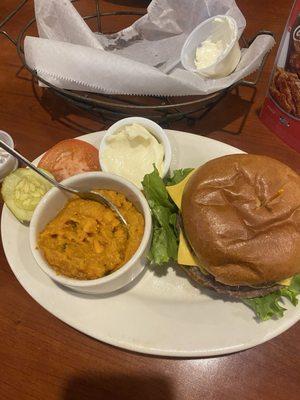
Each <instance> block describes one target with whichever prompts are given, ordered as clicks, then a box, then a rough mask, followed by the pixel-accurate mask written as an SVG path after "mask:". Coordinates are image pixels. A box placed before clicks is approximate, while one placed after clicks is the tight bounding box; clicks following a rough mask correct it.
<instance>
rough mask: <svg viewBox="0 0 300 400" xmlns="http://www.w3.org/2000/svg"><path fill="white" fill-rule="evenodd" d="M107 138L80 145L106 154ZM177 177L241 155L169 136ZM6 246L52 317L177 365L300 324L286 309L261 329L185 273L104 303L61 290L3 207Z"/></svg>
mask: <svg viewBox="0 0 300 400" xmlns="http://www.w3.org/2000/svg"><path fill="white" fill-rule="evenodd" d="M103 135H104V132H96V133H92V134H89V135H85V136H84V137H81V139H84V140H86V141H87V142H89V143H92V144H94V145H95V146H97V147H98V146H99V144H100V141H101V139H102V137H103ZM169 135H170V139H171V142H172V147H173V161H172V169H176V168H184V167H197V166H199V165H200V164H203V163H205V162H206V161H208V160H209V159H212V158H216V157H219V156H223V155H226V154H233V153H241V151H240V150H238V149H236V148H234V147H231V146H228V145H226V144H224V143H221V142H217V141H214V140H211V139H208V138H205V137H201V136H196V135H192V134H188V133H185V132H176V131H169ZM1 232H2V241H3V247H4V251H5V254H6V257H7V260H8V262H9V264H10V266H11V269H12V271H13V273H14V274H15V276H16V277H17V279H18V280H19V282H20V283H21V285H22V286H23V287H24V289H25V290H26V291H27V292H28V293H29V294H30V295H31V296H32V297H33V298H34V299H35V300H36V301H37V302H38V303H39V304H40V305H41V306H42V307H44V308H45V309H46V310H48V311H49V312H50V313H51V314H53V315H55V316H56V317H57V318H59V319H60V320H62V321H64V322H65V323H67V324H69V325H70V326H72V327H73V328H75V329H77V330H79V331H81V332H83V333H85V334H87V335H89V336H92V337H94V338H95V339H98V340H101V341H102V342H106V343H109V344H112V345H115V346H118V347H122V348H124V349H128V350H133V351H137V352H140V353H148V354H156V355H163V356H175V357H200V356H213V355H219V354H226V353H232V352H236V351H240V350H244V349H247V348H250V347H253V346H256V345H258V344H260V343H263V342H265V341H267V340H269V339H271V338H273V337H275V336H277V335H279V334H280V333H282V332H284V331H285V330H287V329H288V328H289V327H290V326H292V325H293V324H295V323H296V322H297V321H298V320H299V319H300V307H299V306H298V307H293V306H290V307H289V306H287V308H288V310H287V311H286V312H285V315H284V317H283V318H281V319H279V320H277V321H274V320H271V321H267V322H263V323H258V322H257V321H256V320H255V318H254V314H253V312H252V311H251V310H250V309H248V308H247V307H246V306H245V305H243V304H242V303H241V302H234V301H230V300H228V299H227V300H226V299H225V298H222V297H220V296H217V295H216V294H214V293H213V292H210V291H208V290H205V289H202V288H200V289H199V288H196V287H194V286H192V285H191V284H190V283H189V281H188V279H187V278H186V276H185V274H184V273H182V272H181V270H180V269H179V268H178V270H173V269H172V268H169V269H168V270H167V271H166V269H164V268H163V267H158V268H157V273H158V274H160V275H161V276H158V275H157V274H155V273H154V272H153V270H147V271H146V273H145V274H144V275H143V276H142V277H139V278H138V279H137V281H136V282H134V284H132V285H131V286H130V287H128V288H126V289H124V290H122V291H121V292H118V293H115V294H112V295H106V296H98V297H90V296H86V295H80V294H75V293H73V292H71V291H68V290H66V289H62V288H61V287H59V286H57V285H56V284H55V283H54V282H53V281H52V280H51V279H50V278H49V277H48V276H47V275H45V274H44V273H43V272H42V271H41V270H40V268H39V267H38V265H37V264H36V262H35V260H34V258H33V256H32V254H31V251H30V247H29V230H28V228H26V227H24V226H23V225H21V224H20V223H19V222H18V221H17V220H16V219H15V218H14V216H13V215H12V214H11V213H10V211H9V210H8V209H7V207H5V206H4V208H3V212H2V224H1Z"/></svg>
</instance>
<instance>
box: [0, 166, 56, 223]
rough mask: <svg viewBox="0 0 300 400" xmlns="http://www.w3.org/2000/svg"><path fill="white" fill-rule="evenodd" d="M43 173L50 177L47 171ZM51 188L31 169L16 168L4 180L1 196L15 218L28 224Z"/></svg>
mask: <svg viewBox="0 0 300 400" xmlns="http://www.w3.org/2000/svg"><path fill="white" fill-rule="evenodd" d="M43 171H44V172H46V173H47V174H48V175H49V176H51V177H52V175H51V174H50V173H49V172H48V171H45V170H43ZM51 187H52V185H51V183H49V182H48V181H46V179H44V178H43V177H41V176H40V175H38V174H37V173H36V172H34V171H32V170H31V169H28V168H18V169H17V170H15V171H14V172H12V173H11V174H9V175H8V176H7V177H6V178H5V179H4V181H3V183H2V189H1V194H2V197H3V200H4V202H5V204H6V205H7V207H8V208H9V209H10V211H11V212H12V213H13V214H14V215H15V217H16V218H17V219H18V220H19V221H21V222H22V223H29V222H30V220H31V218H32V215H33V212H34V210H35V208H36V206H37V205H38V203H39V202H40V200H41V198H42V197H43V196H44V195H45V194H46V193H47V192H48V190H49V189H51Z"/></svg>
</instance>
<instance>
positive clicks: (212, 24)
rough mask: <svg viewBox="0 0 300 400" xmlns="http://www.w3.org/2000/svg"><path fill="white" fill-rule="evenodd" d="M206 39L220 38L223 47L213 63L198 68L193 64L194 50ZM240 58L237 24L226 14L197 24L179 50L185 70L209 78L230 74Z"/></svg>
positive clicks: (215, 39) (214, 39)
mask: <svg viewBox="0 0 300 400" xmlns="http://www.w3.org/2000/svg"><path fill="white" fill-rule="evenodd" d="M207 39H210V40H211V41H213V42H217V41H219V40H221V41H222V42H223V43H224V45H225V46H224V48H225V49H224V51H223V52H222V54H221V55H220V56H219V57H218V59H217V61H216V62H215V63H213V64H211V65H209V66H208V67H206V68H202V69H198V68H197V67H196V64H195V59H196V51H197V48H198V47H201V44H202V43H203V42H204V41H205V40H207ZM240 58H241V49H240V46H239V42H238V28H237V24H236V22H235V20H234V19H233V18H232V17H229V16H227V15H217V16H215V17H212V18H209V19H207V20H205V21H204V22H202V23H201V24H200V25H198V26H197V27H196V28H195V29H194V30H193V32H192V33H191V34H190V35H189V37H188V38H187V40H186V42H185V44H184V46H183V48H182V51H181V63H182V65H183V67H184V68H185V69H186V70H188V71H192V72H196V73H198V74H200V75H203V76H206V77H209V78H221V77H224V76H227V75H229V74H231V73H232V72H233V71H234V70H235V68H236V67H237V65H238V63H239V61H240Z"/></svg>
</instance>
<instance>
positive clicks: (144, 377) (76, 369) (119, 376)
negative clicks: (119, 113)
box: [0, 0, 300, 400]
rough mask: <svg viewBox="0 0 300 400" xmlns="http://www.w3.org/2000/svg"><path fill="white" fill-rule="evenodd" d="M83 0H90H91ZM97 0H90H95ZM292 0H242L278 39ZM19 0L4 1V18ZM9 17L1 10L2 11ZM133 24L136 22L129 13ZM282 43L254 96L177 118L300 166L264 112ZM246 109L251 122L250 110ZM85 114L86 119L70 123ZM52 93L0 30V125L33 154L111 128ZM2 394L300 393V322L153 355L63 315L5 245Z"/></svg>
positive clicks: (110, 397) (209, 396)
mask: <svg viewBox="0 0 300 400" xmlns="http://www.w3.org/2000/svg"><path fill="white" fill-rule="evenodd" d="M82 1H83V2H84V0H82ZM86 1H88V0H86ZM103 3H104V6H105V7H106V9H112V8H117V7H119V6H118V5H117V3H119V4H120V3H122V4H123V5H122V7H123V8H124V9H129V8H130V7H132V6H134V7H135V8H138V9H139V8H143V7H144V5H145V3H147V2H146V1H145V2H144V1H138V0H136V1H132V0H131V1H130V0H128V1H125V0H123V1H110V2H108V1H107V2H103ZM291 3H292V1H291V0H280V1H277V2H275V1H274V0H252V1H247V0H239V1H238V5H239V6H240V8H241V10H242V11H243V12H244V14H245V16H246V18H247V22H248V26H247V31H246V33H247V35H249V36H250V35H252V34H254V33H255V32H256V31H257V30H259V29H261V28H264V29H269V30H272V31H273V32H274V33H275V34H276V37H277V39H278V40H279V39H280V37H281V34H282V31H283V29H284V24H285V21H286V19H287V16H288V13H289V10H290V7H291ZM16 4H17V0H1V3H0V17H3V16H4V15H6V14H7V13H8V12H9V11H10V10H11V9H12V7H14V6H15V5H16ZM31 14H32V1H29V2H28V4H27V6H26V8H25V10H24V11H23V12H22V13H20V14H18V15H17V16H16V17H15V18H14V20H13V21H11V22H10V23H9V24H8V25H7V26H6V30H7V31H9V32H10V33H11V34H12V35H16V34H17V32H18V31H19V30H20V27H21V26H22V24H23V23H24V21H26V20H28V18H29V16H30V15H31ZM0 19H1V18H0ZM122 21H123V22H122V23H123V24H124V25H125V24H126V22H127V23H129V19H127V21H124V19H123V20H122ZM274 56H275V51H273V53H272V56H271V57H270V59H269V61H268V64H267V67H266V69H265V72H264V74H263V79H262V81H261V83H260V84H259V86H258V91H257V94H256V97H255V101H254V102H253V103H252V102H250V101H249V99H251V96H252V94H253V93H252V92H251V91H249V90H244V91H243V92H242V93H241V98H238V97H237V96H236V95H235V94H231V95H228V96H227V98H226V99H224V100H223V101H222V103H221V104H219V106H218V107H217V109H215V110H214V111H212V112H211V113H210V114H209V115H207V117H205V118H204V119H203V120H200V121H199V122H197V123H196V124H195V125H194V126H192V127H188V126H187V125H186V123H185V122H181V123H177V124H174V125H173V126H172V128H173V127H174V128H175V127H176V128H177V129H182V130H189V131H192V132H194V133H197V134H202V135H206V136H208V137H211V138H214V139H218V140H220V141H223V142H226V143H229V144H232V145H234V146H237V147H239V148H241V149H243V150H245V151H248V152H254V153H259V154H267V155H270V156H273V157H275V158H278V159H279V160H282V161H284V162H286V163H287V164H289V165H290V166H291V167H293V168H295V169H296V170H298V171H300V155H299V154H297V153H295V152H294V151H293V150H291V149H290V148H288V147H287V146H286V145H284V144H283V143H282V142H281V141H280V140H279V139H277V138H276V137H275V136H274V135H273V134H272V133H271V132H269V131H268V130H267V129H266V128H265V127H264V126H263V125H262V124H261V122H260V121H259V119H258V111H259V108H260V107H261V104H262V101H263V98H264V94H265V91H266V87H267V83H268V79H269V75H270V71H271V67H272V63H273V60H274ZM245 114H247V117H246V120H245V121H244V122H243V116H244V115H245ZM70 121H72V122H76V124H77V128H76V129H74V128H71V127H69V126H68V124H69V123H70ZM105 126H106V125H105V123H104V122H101V121H97V120H95V119H94V120H93V119H90V118H89V116H88V115H86V114H84V113H78V111H76V110H74V109H71V108H70V107H69V106H67V105H65V104H64V103H63V102H62V101H60V100H58V99H57V98H56V97H54V96H51V95H45V96H42V97H40V96H39V95H37V94H35V93H34V91H33V85H32V80H31V76H30V75H29V73H28V72H26V71H25V70H23V69H20V61H19V59H18V57H17V55H16V51H15V48H14V46H13V45H12V44H11V43H9V42H8V41H7V40H6V39H4V37H0V129H3V130H6V131H8V132H10V133H11V134H12V136H13V137H14V139H15V141H16V145H17V148H18V149H19V150H20V151H21V152H22V153H23V154H25V155H26V156H27V157H28V158H30V159H33V158H35V157H36V156H38V155H39V154H41V153H42V152H43V151H45V150H46V149H48V148H49V147H50V146H51V145H53V144H54V143H56V142H58V141H59V140H61V139H66V138H71V137H75V136H78V135H79V134H80V133H79V132H80V131H81V130H84V131H86V132H91V131H94V130H101V129H103V128H105ZM0 257H1V258H0V260H1V268H0V399H1V400H2V399H3V400H12V399H14V400H15V399H17V400H27V399H28V400H30V399H39V400H41V399H46V398H47V399H48V400H52V399H53V400H54V399H55V400H56V399H64V400H75V399H80V400H85V399H93V400H94V399H103V400H118V399H131V400H133V399H143V400H147V399H151V400H152V399H155V400H177V399H178V400H183V399H186V400H194V399H195V400H200V399H205V400H213V399H224V400H225V399H230V400H232V399H242V400H251V399H273V400H274V399H282V400H286V399H289V400H293V399H295V400H296V399H299V398H300V340H299V337H300V324H299V323H298V324H297V325H295V326H294V327H292V328H291V329H289V330H288V331H287V332H285V333H284V334H282V335H281V336H279V337H277V338H276V339H273V340H271V341H270V342H268V343H265V344H263V345H261V346H259V347H257V348H254V349H251V350H248V351H244V352H242V353H238V354H233V355H228V356H224V357H218V358H207V359H198V360H195V359H192V360H174V359H166V358H158V357H147V356H142V355H138V354H133V353H130V352H127V351H123V350H119V349H117V348H114V347H111V346H109V345H106V344H103V343H100V342H97V341H96V340H93V339H91V338H89V337H87V336H85V335H83V334H81V333H79V332H77V331H75V330H74V329H72V328H70V327H69V326H67V325H65V324H64V323H63V322H61V321H59V320H57V319H56V318H55V317H53V316H52V315H51V314H49V313H48V312H47V311H45V310H44V309H42V308H41V307H40V306H39V305H38V304H37V303H36V302H35V301H34V300H33V299H32V298H31V297H30V296H29V295H28V294H27V293H26V292H25V291H24V290H23V289H22V287H21V286H20V284H19V283H18V282H17V280H16V278H15V277H14V275H13V274H12V272H11V270H10V268H9V266H8V264H7V262H6V259H5V256H4V254H3V251H2V250H1V254H0Z"/></svg>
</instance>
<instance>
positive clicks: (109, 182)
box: [29, 172, 152, 294]
mask: <svg viewBox="0 0 300 400" xmlns="http://www.w3.org/2000/svg"><path fill="white" fill-rule="evenodd" d="M62 183H63V184H64V185H68V186H70V187H73V188H75V189H79V190H82V191H88V190H91V189H109V190H115V191H119V192H121V193H123V194H124V195H125V196H126V198H127V199H128V200H129V201H131V202H132V203H133V204H134V205H135V206H136V207H137V209H138V210H139V211H140V212H141V213H142V214H143V216H144V220H145V230H144V235H143V238H142V241H141V244H140V246H139V248H138V250H137V251H136V253H135V254H134V255H133V257H132V258H131V259H130V260H129V261H128V262H127V263H126V264H125V265H124V266H123V267H121V268H120V269H118V270H117V271H115V272H113V273H111V274H110V275H108V276H105V277H103V278H98V279H93V280H77V279H72V278H68V277H65V276H62V275H58V274H57V273H56V272H55V271H54V269H53V268H51V266H50V265H49V264H48V263H47V261H46V260H45V258H44V256H43V254H42V252H41V251H40V250H39V249H38V248H37V238H38V234H39V233H40V232H41V231H42V230H43V229H44V228H45V226H46V225H47V223H48V222H50V221H51V220H53V219H54V218H55V217H56V215H57V214H58V212H59V211H60V210H61V209H62V208H63V207H64V205H65V204H66V202H67V201H68V200H69V199H70V197H72V195H69V194H68V193H67V192H64V191H62V190H60V189H57V188H52V189H51V190H50V191H49V192H48V193H47V194H46V195H45V196H44V197H43V198H42V200H41V201H40V203H39V204H38V206H37V208H36V209H35V211H34V213H33V217H32V220H31V223H30V228H29V229H30V247H31V251H32V254H33V256H34V258H35V260H36V262H37V263H38V265H39V266H40V268H41V269H42V270H43V271H44V272H45V273H46V274H47V275H48V276H49V277H50V278H52V279H53V280H54V281H55V282H57V283H60V284H61V285H64V286H67V287H68V288H71V289H73V290H75V291H77V292H81V293H89V294H104V293H110V292H114V291H116V290H118V289H121V288H123V287H124V286H126V285H128V284H129V283H130V282H132V281H133V280H134V279H135V278H136V277H137V276H138V275H139V274H140V273H141V272H142V271H143V269H144V268H145V265H146V257H147V253H148V251H149V248H150V242H151V236H152V221H151V212H150V209H149V206H148V203H147V200H146V199H145V197H144V195H143V194H142V192H141V191H140V190H139V189H138V188H137V187H136V186H135V185H134V184H132V183H130V182H129V181H127V180H126V179H124V178H122V177H119V176H117V175H113V174H108V173H104V172H86V173H83V174H79V175H75V176H72V177H71V178H68V179H66V180H64V181H63V182H62Z"/></svg>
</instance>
